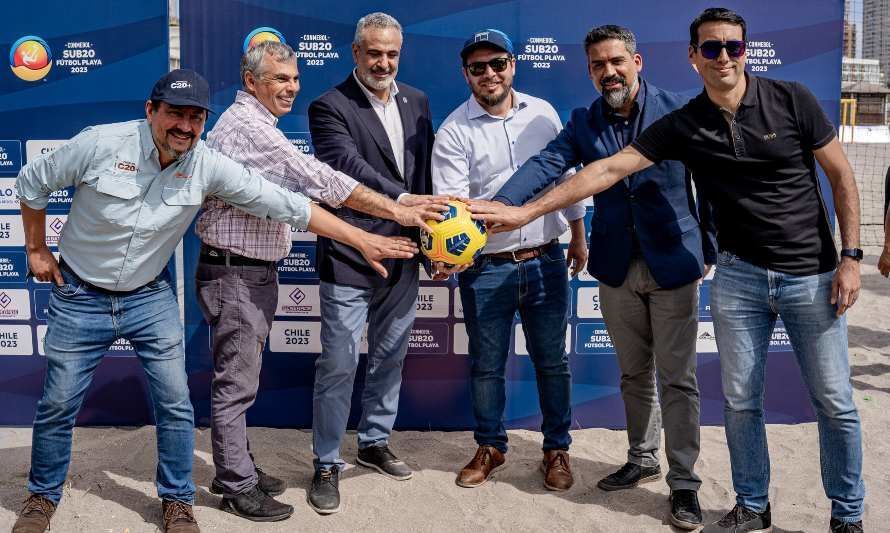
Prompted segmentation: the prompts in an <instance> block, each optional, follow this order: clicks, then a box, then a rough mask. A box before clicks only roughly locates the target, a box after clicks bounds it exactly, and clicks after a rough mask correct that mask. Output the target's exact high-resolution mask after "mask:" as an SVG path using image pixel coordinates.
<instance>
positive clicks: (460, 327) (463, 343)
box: [452, 322, 470, 355]
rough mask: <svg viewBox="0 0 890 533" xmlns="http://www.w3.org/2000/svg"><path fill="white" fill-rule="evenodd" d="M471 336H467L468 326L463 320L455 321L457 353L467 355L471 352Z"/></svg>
mask: <svg viewBox="0 0 890 533" xmlns="http://www.w3.org/2000/svg"><path fill="white" fill-rule="evenodd" d="M469 347H470V338H469V337H467V327H466V326H465V325H464V323H463V322H455V323H454V348H453V349H452V352H454V354H455V355H467V354H468V353H470V350H469Z"/></svg>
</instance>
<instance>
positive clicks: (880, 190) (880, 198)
mask: <svg viewBox="0 0 890 533" xmlns="http://www.w3.org/2000/svg"><path fill="white" fill-rule="evenodd" d="M843 146H844V151H846V152H847V158H848V159H849V160H850V164H851V165H852V166H853V172H854V174H855V175H856V185H858V186H859V203H860V212H861V241H862V246H863V247H865V246H883V245H884V202H885V195H886V194H887V193H886V191H885V190H884V188H885V179H886V176H887V169H888V167H890V144H887V143H846V144H844V145H843ZM838 242H839V241H838Z"/></svg>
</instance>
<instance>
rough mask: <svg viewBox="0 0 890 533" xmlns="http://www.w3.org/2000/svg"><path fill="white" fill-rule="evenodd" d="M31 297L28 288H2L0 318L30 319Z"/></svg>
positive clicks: (0, 293) (0, 290)
mask: <svg viewBox="0 0 890 533" xmlns="http://www.w3.org/2000/svg"><path fill="white" fill-rule="evenodd" d="M30 319H31V297H30V295H29V293H28V290H27V289H0V320H30Z"/></svg>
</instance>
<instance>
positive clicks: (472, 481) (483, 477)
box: [455, 446, 507, 488]
mask: <svg viewBox="0 0 890 533" xmlns="http://www.w3.org/2000/svg"><path fill="white" fill-rule="evenodd" d="M506 460H507V459H506V458H505V457H504V454H502V453H501V452H500V451H498V449H497V448H495V447H494V446H479V449H478V450H476V455H474V456H473V460H472V461H470V462H469V463H467V466H465V467H464V468H463V470H461V471H460V473H459V474H458V475H457V479H456V480H455V483H457V484H458V486H460V487H467V488H473V487H478V486H479V485H481V484H483V483H485V482H486V481H488V478H490V477H491V475H492V474H494V473H495V472H497V471H498V470H500V469H501V468H503V467H504V462H505V461H506Z"/></svg>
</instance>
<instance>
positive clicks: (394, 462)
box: [356, 445, 414, 481]
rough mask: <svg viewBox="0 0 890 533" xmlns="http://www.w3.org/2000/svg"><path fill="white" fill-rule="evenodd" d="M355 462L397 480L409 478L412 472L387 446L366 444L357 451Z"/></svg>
mask: <svg viewBox="0 0 890 533" xmlns="http://www.w3.org/2000/svg"><path fill="white" fill-rule="evenodd" d="M356 462H357V463H358V464H360V465H362V466H367V467H368V468H373V469H374V470H376V471H378V472H380V473H381V474H383V475H384V476H386V477H391V478H393V479H397V480H399V481H405V480H406V479H411V476H413V475H414V472H412V471H411V467H409V466H408V465H406V464H405V461H402V460H400V459H399V458H398V457H396V456H395V454H393V453H392V452H391V451H390V450H389V446H386V445H384V446H368V447H367V448H362V449H361V450H359V451H358V457H356Z"/></svg>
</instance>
